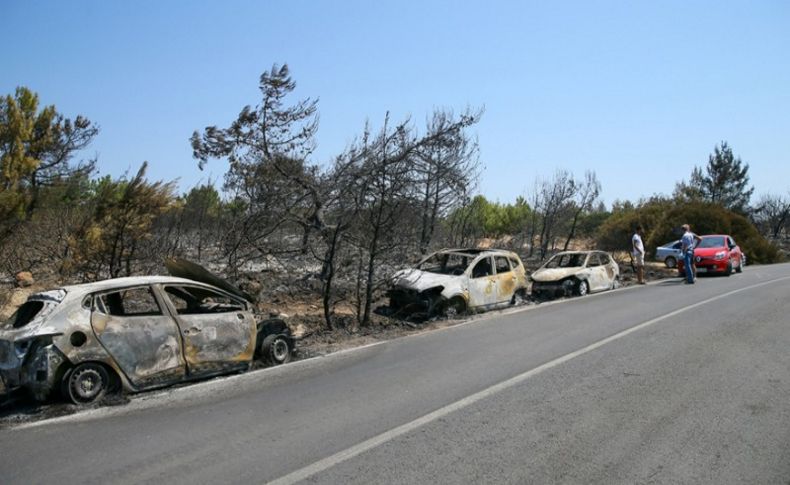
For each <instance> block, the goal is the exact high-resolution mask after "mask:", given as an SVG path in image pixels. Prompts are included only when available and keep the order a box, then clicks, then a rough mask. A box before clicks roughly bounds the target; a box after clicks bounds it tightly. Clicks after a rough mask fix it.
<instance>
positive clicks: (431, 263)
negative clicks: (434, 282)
mask: <svg viewBox="0 0 790 485" xmlns="http://www.w3.org/2000/svg"><path fill="white" fill-rule="evenodd" d="M468 266H469V258H468V257H467V256H465V255H462V254H456V253H436V254H434V255H431V256H429V257H428V258H427V259H426V260H425V261H423V262H422V263H420V264H419V265H417V269H421V270H423V271H427V272H429V273H439V274H451V275H461V274H463V273H464V271H466V268H467V267H468Z"/></svg>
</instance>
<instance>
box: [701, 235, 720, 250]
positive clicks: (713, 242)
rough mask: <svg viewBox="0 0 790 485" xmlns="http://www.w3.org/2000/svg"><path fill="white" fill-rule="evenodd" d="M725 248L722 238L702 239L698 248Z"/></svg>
mask: <svg viewBox="0 0 790 485" xmlns="http://www.w3.org/2000/svg"><path fill="white" fill-rule="evenodd" d="M724 246H726V244H724V238H723V237H703V238H702V241H700V243H699V245H698V246H697V247H698V248H721V247H724Z"/></svg>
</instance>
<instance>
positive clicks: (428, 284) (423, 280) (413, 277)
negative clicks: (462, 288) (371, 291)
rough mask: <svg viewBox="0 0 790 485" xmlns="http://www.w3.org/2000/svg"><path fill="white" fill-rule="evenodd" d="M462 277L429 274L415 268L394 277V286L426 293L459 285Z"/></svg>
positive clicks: (400, 272)
mask: <svg viewBox="0 0 790 485" xmlns="http://www.w3.org/2000/svg"><path fill="white" fill-rule="evenodd" d="M460 278H461V277H460V276H453V275H445V274H438V273H429V272H427V271H422V270H419V269H415V268H408V269H402V270H400V271H398V272H397V273H395V274H394V275H393V276H392V285H393V286H394V287H396V288H406V289H409V290H415V291H425V290H428V289H431V288H436V287H437V286H443V287H445V288H447V287H450V286H454V285H458V284H459V280H460Z"/></svg>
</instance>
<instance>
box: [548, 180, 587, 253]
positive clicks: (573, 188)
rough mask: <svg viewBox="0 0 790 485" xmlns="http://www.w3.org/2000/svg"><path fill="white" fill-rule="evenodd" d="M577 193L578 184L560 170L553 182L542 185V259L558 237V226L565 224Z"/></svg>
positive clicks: (549, 181)
mask: <svg viewBox="0 0 790 485" xmlns="http://www.w3.org/2000/svg"><path fill="white" fill-rule="evenodd" d="M577 192H578V184H577V183H576V181H575V180H574V179H573V176H572V175H571V174H570V172H568V171H567V170H558V171H557V172H556V173H555V174H554V178H553V179H552V180H547V181H543V182H542V183H541V184H540V191H539V194H540V196H539V197H540V202H539V204H538V206H539V207H540V208H541V222H540V259H544V258H545V257H546V253H547V252H548V251H549V244H551V242H552V240H553V238H555V237H556V236H557V231H558V226H560V225H561V224H562V223H563V222H565V220H566V217H565V216H566V215H567V214H568V211H569V208H570V207H571V205H570V204H571V202H572V200H573V198H574V197H575V196H576V193H577Z"/></svg>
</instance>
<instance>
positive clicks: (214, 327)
mask: <svg viewBox="0 0 790 485" xmlns="http://www.w3.org/2000/svg"><path fill="white" fill-rule="evenodd" d="M155 286H156V287H157V290H158V291H160V292H161V294H162V299H163V300H165V302H166V304H167V308H168V311H169V312H170V313H171V314H172V315H173V318H174V320H175V322H176V324H177V325H178V327H179V329H180V333H181V339H182V342H183V344H182V347H183V353H184V360H185V361H186V367H187V374H188V375H189V376H194V377H197V376H208V375H215V374H219V373H225V372H228V371H232V370H235V369H244V368H247V367H249V365H250V363H251V362H252V360H253V358H254V356H255V346H256V343H257V323H256V321H255V317H254V316H253V314H252V312H251V311H250V309H249V303H248V302H246V301H245V300H244V299H243V298H241V297H239V296H237V295H234V294H231V293H229V292H227V291H224V290H222V289H220V288H216V287H213V286H209V285H204V284H202V283H198V282H188V283H186V282H171V283H161V284H158V285H155ZM169 287H179V288H187V289H188V288H197V289H198V290H203V291H212V292H214V293H217V294H219V295H221V296H223V297H225V298H229V299H230V300H232V301H234V302H238V303H239V304H241V305H242V306H243V310H229V311H227V312H206V313H189V314H185V313H179V312H178V309H177V308H176V305H175V304H174V303H173V301H172V300H171V298H170V295H169V294H168V292H167V288H169ZM223 323H224V325H223Z"/></svg>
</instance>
